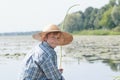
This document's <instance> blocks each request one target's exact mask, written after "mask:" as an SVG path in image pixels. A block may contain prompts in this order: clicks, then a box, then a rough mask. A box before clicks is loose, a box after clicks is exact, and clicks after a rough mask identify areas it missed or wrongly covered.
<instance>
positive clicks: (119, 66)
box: [75, 55, 120, 72]
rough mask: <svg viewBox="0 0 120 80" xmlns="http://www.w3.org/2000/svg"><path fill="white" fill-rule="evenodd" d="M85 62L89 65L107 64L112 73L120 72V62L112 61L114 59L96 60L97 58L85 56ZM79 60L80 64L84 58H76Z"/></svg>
mask: <svg viewBox="0 0 120 80" xmlns="http://www.w3.org/2000/svg"><path fill="white" fill-rule="evenodd" d="M83 57H84V60H86V61H87V62H89V63H95V62H97V61H100V62H102V63H103V64H107V66H109V67H110V69H111V70H112V71H115V72H119V71H120V60H112V59H100V58H96V57H95V56H85V55H83ZM75 59H77V62H78V64H80V62H81V61H82V60H83V58H80V57H75Z"/></svg>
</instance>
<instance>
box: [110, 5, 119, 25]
mask: <svg viewBox="0 0 120 80" xmlns="http://www.w3.org/2000/svg"><path fill="white" fill-rule="evenodd" d="M111 16H112V20H113V22H114V23H115V24H116V25H120V6H114V8H113V10H112V14H111Z"/></svg>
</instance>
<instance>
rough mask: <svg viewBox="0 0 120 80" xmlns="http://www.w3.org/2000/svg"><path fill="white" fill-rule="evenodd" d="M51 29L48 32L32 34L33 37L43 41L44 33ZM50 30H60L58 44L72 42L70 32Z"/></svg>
mask: <svg viewBox="0 0 120 80" xmlns="http://www.w3.org/2000/svg"><path fill="white" fill-rule="evenodd" d="M50 32H51V31H48V32H39V33H37V34H34V35H33V38H34V39H36V40H39V41H44V38H45V37H46V34H48V33H50ZM52 32H61V37H60V39H59V43H58V45H60V46H63V45H67V44H69V43H70V42H72V40H73V36H72V35H71V34H70V33H67V32H62V31H58V30H55V31H52Z"/></svg>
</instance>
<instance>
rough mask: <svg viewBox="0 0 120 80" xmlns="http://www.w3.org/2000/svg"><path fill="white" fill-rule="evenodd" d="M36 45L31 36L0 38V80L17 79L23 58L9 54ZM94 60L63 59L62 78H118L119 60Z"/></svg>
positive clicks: (111, 79)
mask: <svg viewBox="0 0 120 80" xmlns="http://www.w3.org/2000/svg"><path fill="white" fill-rule="evenodd" d="M36 43H37V41H35V40H33V39H32V38H31V36H11V37H10V36H9V37H0V45H1V46H0V80H17V79H18V77H19V72H20V69H21V63H22V60H23V58H24V56H22V57H20V56H16V55H12V56H11V54H24V53H27V52H28V51H29V50H30V49H31V48H32V46H34V45H35V44H36ZM118 43H119V42H118ZM3 54H7V55H3ZM8 54H9V55H8ZM117 57H119V56H117ZM94 58H95V57H94ZM94 58H91V56H84V57H83V58H82V59H81V57H80V58H75V57H66V56H65V57H63V62H62V67H63V69H64V72H63V76H64V77H65V79H66V80H114V79H115V77H116V76H120V62H119V60H116V61H115V62H114V61H112V60H111V59H104V60H101V59H96V58H95V59H94ZM58 62H59V57H58ZM116 80H117V79H116Z"/></svg>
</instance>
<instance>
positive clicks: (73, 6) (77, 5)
mask: <svg viewBox="0 0 120 80" xmlns="http://www.w3.org/2000/svg"><path fill="white" fill-rule="evenodd" d="M75 6H80V4H75V5H73V6H71V7H69V9H68V10H67V12H66V15H65V17H64V21H63V23H62V28H61V30H62V31H64V25H65V21H66V18H67V16H68V12H69V11H70V9H71V8H73V7H75ZM59 68H62V46H60V66H59Z"/></svg>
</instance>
